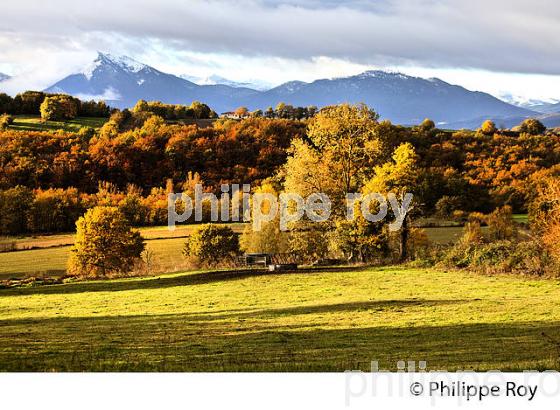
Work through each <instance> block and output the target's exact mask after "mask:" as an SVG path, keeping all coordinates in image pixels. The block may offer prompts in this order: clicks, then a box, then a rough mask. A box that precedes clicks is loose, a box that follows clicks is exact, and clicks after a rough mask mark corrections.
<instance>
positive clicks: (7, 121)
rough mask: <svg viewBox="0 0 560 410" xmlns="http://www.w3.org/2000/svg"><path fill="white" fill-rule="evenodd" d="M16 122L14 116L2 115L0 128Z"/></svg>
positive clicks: (5, 127)
mask: <svg viewBox="0 0 560 410" xmlns="http://www.w3.org/2000/svg"><path fill="white" fill-rule="evenodd" d="M13 123H14V117H12V116H11V115H8V114H3V115H0V130H5V129H7V128H8V127H9V126H10V125H12V124H13Z"/></svg>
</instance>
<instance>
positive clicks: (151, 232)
mask: <svg viewBox="0 0 560 410" xmlns="http://www.w3.org/2000/svg"><path fill="white" fill-rule="evenodd" d="M229 226H231V227H232V229H233V230H234V231H235V232H238V233H241V232H242V231H243V229H244V224H242V223H236V224H229ZM194 229H196V225H182V226H178V227H177V229H176V230H175V231H169V230H168V229H167V227H166V226H158V227H146V228H141V229H140V231H141V232H142V235H143V236H144V238H146V240H147V241H146V247H147V249H149V250H151V251H152V252H153V255H154V259H155V263H156V264H157V267H158V268H159V270H168V271H173V272H175V271H177V270H181V269H184V268H185V264H184V262H185V261H184V259H183V257H182V253H181V251H182V249H183V245H184V243H185V238H186V237H187V236H188V235H190V234H191V233H192V232H193V230H194ZM483 229H486V228H483ZM426 232H427V234H428V237H429V239H430V240H431V241H432V242H434V243H441V244H447V243H453V242H455V241H456V240H457V239H458V238H459V237H460V236H461V234H462V232H463V228H461V227H453V226H451V227H435V228H426ZM0 242H16V245H17V247H18V248H20V249H26V248H43V249H30V250H21V251H17V252H3V253H0V280H2V279H12V278H22V277H25V276H30V275H47V276H58V275H61V274H63V273H64V270H65V268H66V261H67V259H68V255H69V252H70V245H71V244H73V243H74V235H73V234H62V235H43V236H41V235H39V236H33V237H19V238H18V237H9V238H6V237H4V238H0Z"/></svg>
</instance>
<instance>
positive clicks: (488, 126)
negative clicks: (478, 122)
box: [480, 120, 496, 135]
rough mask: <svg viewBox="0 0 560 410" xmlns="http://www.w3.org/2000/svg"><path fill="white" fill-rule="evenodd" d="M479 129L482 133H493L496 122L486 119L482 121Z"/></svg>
mask: <svg viewBox="0 0 560 410" xmlns="http://www.w3.org/2000/svg"><path fill="white" fill-rule="evenodd" d="M480 131H481V132H482V133H483V134H484V135H494V134H495V133H496V124H494V122H493V121H490V120H486V121H484V122H483V123H482V126H481V127H480Z"/></svg>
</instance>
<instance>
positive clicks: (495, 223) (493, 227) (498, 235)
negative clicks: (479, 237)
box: [486, 206, 517, 241]
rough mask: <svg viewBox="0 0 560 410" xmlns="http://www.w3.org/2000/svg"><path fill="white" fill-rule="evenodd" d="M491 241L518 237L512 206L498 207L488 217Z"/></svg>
mask: <svg viewBox="0 0 560 410" xmlns="http://www.w3.org/2000/svg"><path fill="white" fill-rule="evenodd" d="M486 223H487V224H488V234H489V239H490V240H491V241H501V240H509V239H514V238H516V237H517V227H516V226H515V222H514V220H513V214H512V211H511V207H510V206H504V207H502V208H497V209H496V210H495V211H494V212H492V213H491V214H490V215H488V216H487V217H486Z"/></svg>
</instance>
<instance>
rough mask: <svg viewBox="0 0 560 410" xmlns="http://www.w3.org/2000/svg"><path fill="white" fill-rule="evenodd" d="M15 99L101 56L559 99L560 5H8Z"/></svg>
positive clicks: (204, 70) (230, 73)
mask: <svg viewBox="0 0 560 410" xmlns="http://www.w3.org/2000/svg"><path fill="white" fill-rule="evenodd" d="M0 9H1V15H2V19H1V22H0V50H1V51H0V72H4V73H7V74H10V75H14V76H16V77H17V78H16V79H14V80H12V81H10V82H9V83H8V84H4V85H3V86H2V88H3V89H6V90H8V91H9V92H15V91H19V90H21V89H23V88H27V89H28V88H36V89H37V88H44V87H47V86H49V85H51V84H52V83H53V82H55V81H57V80H59V79H61V78H62V77H64V76H65V75H68V74H70V73H73V72H76V71H77V70H80V69H81V68H82V67H84V66H86V65H87V64H88V63H89V62H90V61H91V60H92V59H94V58H95V56H96V51H97V50H99V51H104V52H110V53H114V54H125V55H128V56H130V57H132V58H134V59H136V60H138V61H141V62H144V63H146V64H149V65H152V66H154V67H156V68H158V69H160V70H162V71H166V72H171V73H174V74H188V75H192V76H208V75H211V74H217V75H221V76H223V77H226V78H229V79H232V80H238V81H246V80H255V79H258V80H264V81H265V82H268V83H272V84H279V83H282V82H284V81H288V80H294V79H297V80H303V81H311V80H313V79H317V78H328V77H336V76H346V75H351V74H357V73H359V72H361V71H364V70H366V69H371V68H377V69H390V70H398V71H401V72H404V73H407V74H411V75H418V76H422V77H439V78H441V79H443V80H446V81H448V82H452V83H456V84H461V85H463V86H465V87H467V88H469V89H473V90H482V91H487V92H491V93H493V94H495V95H502V94H505V93H511V94H513V95H516V96H520V97H523V98H536V99H558V100H560V58H559V57H558V56H559V55H560V24H559V22H560V2H558V1H557V0H531V1H529V0H523V1H521V0H379V1H365V0H339V1H335V0H303V1H295V0H293V1H292V0H288V1H276V0H237V1H223V0H213V1H206V0H158V1H155V0H150V1H148V0H92V1H89V2H87V3H86V2H81V1H76V0H17V1H10V2H3V4H2V5H1V6H0Z"/></svg>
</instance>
